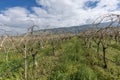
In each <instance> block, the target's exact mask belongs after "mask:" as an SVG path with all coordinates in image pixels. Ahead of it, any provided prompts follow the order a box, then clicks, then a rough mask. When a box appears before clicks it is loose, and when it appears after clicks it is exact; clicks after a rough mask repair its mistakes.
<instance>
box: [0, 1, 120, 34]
mask: <svg viewBox="0 0 120 80" xmlns="http://www.w3.org/2000/svg"><path fill="white" fill-rule="evenodd" d="M88 1H89V3H87V5H86V2H88ZM90 2H91V3H96V2H97V4H96V5H93V6H94V7H92V8H91V7H88V6H91V4H90ZM36 3H37V4H38V5H40V6H42V7H36V6H33V7H31V9H32V10H33V12H34V13H31V12H30V11H29V10H27V9H25V8H23V7H12V8H8V9H7V10H4V11H0V23H3V24H7V25H8V26H9V28H8V27H4V29H7V30H10V29H11V30H16V31H18V32H24V31H26V30H27V28H28V27H29V26H30V25H32V23H31V22H30V21H28V20H33V21H34V22H35V24H37V25H38V26H40V29H43V28H53V27H64V26H65V27H68V26H75V25H82V24H90V23H92V22H93V21H94V20H95V19H96V18H97V17H99V16H101V15H103V14H107V13H117V14H119V13H120V11H119V10H118V9H119V8H118V3H119V0H36ZM26 20H27V21H26ZM0 28H3V26H1V27H0Z"/></svg>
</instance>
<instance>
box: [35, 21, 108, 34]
mask: <svg viewBox="0 0 120 80" xmlns="http://www.w3.org/2000/svg"><path fill="white" fill-rule="evenodd" d="M108 25H109V24H108V23H102V24H99V26H97V28H101V27H106V26H108ZM93 28H96V27H95V26H94V25H92V24H87V25H81V26H71V27H60V28H52V29H42V30H37V31H34V35H37V34H62V33H73V34H75V33H79V32H81V31H84V30H88V29H93Z"/></svg>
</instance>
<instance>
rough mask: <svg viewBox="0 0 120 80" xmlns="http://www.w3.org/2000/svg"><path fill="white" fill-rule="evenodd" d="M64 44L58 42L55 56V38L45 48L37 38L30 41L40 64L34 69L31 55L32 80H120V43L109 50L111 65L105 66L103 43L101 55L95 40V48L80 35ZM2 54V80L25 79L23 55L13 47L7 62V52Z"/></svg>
mask: <svg viewBox="0 0 120 80" xmlns="http://www.w3.org/2000/svg"><path fill="white" fill-rule="evenodd" d="M60 43H61V45H60V46H61V48H59V47H58V46H59V45H58V42H57V41H55V45H54V46H55V55H52V46H51V41H47V43H46V44H45V48H41V47H39V45H38V43H37V41H36V44H35V45H32V44H30V43H29V45H28V47H29V48H30V47H31V46H32V47H34V50H33V52H35V51H38V54H37V56H36V59H37V63H38V66H37V67H36V68H35V69H33V60H32V56H28V80H35V79H37V80H120V65H119V64H120V46H119V45H117V44H115V43H112V44H111V45H110V47H109V48H108V49H107V53H106V58H107V59H109V60H107V65H108V68H107V69H104V68H103V60H102V48H101V46H100V55H101V56H100V57H99V58H98V57H97V53H96V48H97V45H96V44H95V43H94V42H92V47H91V48H86V46H85V45H84V44H83V41H82V39H79V38H77V37H73V38H72V39H70V40H66V41H63V42H62V41H61V42H60ZM30 45H31V46H30ZM0 53H1V54H0V80H24V58H23V55H21V53H18V52H17V51H15V52H14V51H12V50H11V51H10V52H9V61H6V59H5V57H6V54H5V53H4V51H3V50H1V51H0ZM22 54H24V51H22ZM110 60H111V61H110ZM112 61H113V62H112Z"/></svg>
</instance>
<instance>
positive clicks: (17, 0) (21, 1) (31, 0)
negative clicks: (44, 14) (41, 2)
mask: <svg viewBox="0 0 120 80" xmlns="http://www.w3.org/2000/svg"><path fill="white" fill-rule="evenodd" d="M16 6H19V7H25V8H27V9H29V10H31V9H30V8H31V7H32V6H38V5H37V3H36V1H35V0H1V2H0V11H1V10H5V9H8V8H10V7H16Z"/></svg>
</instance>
